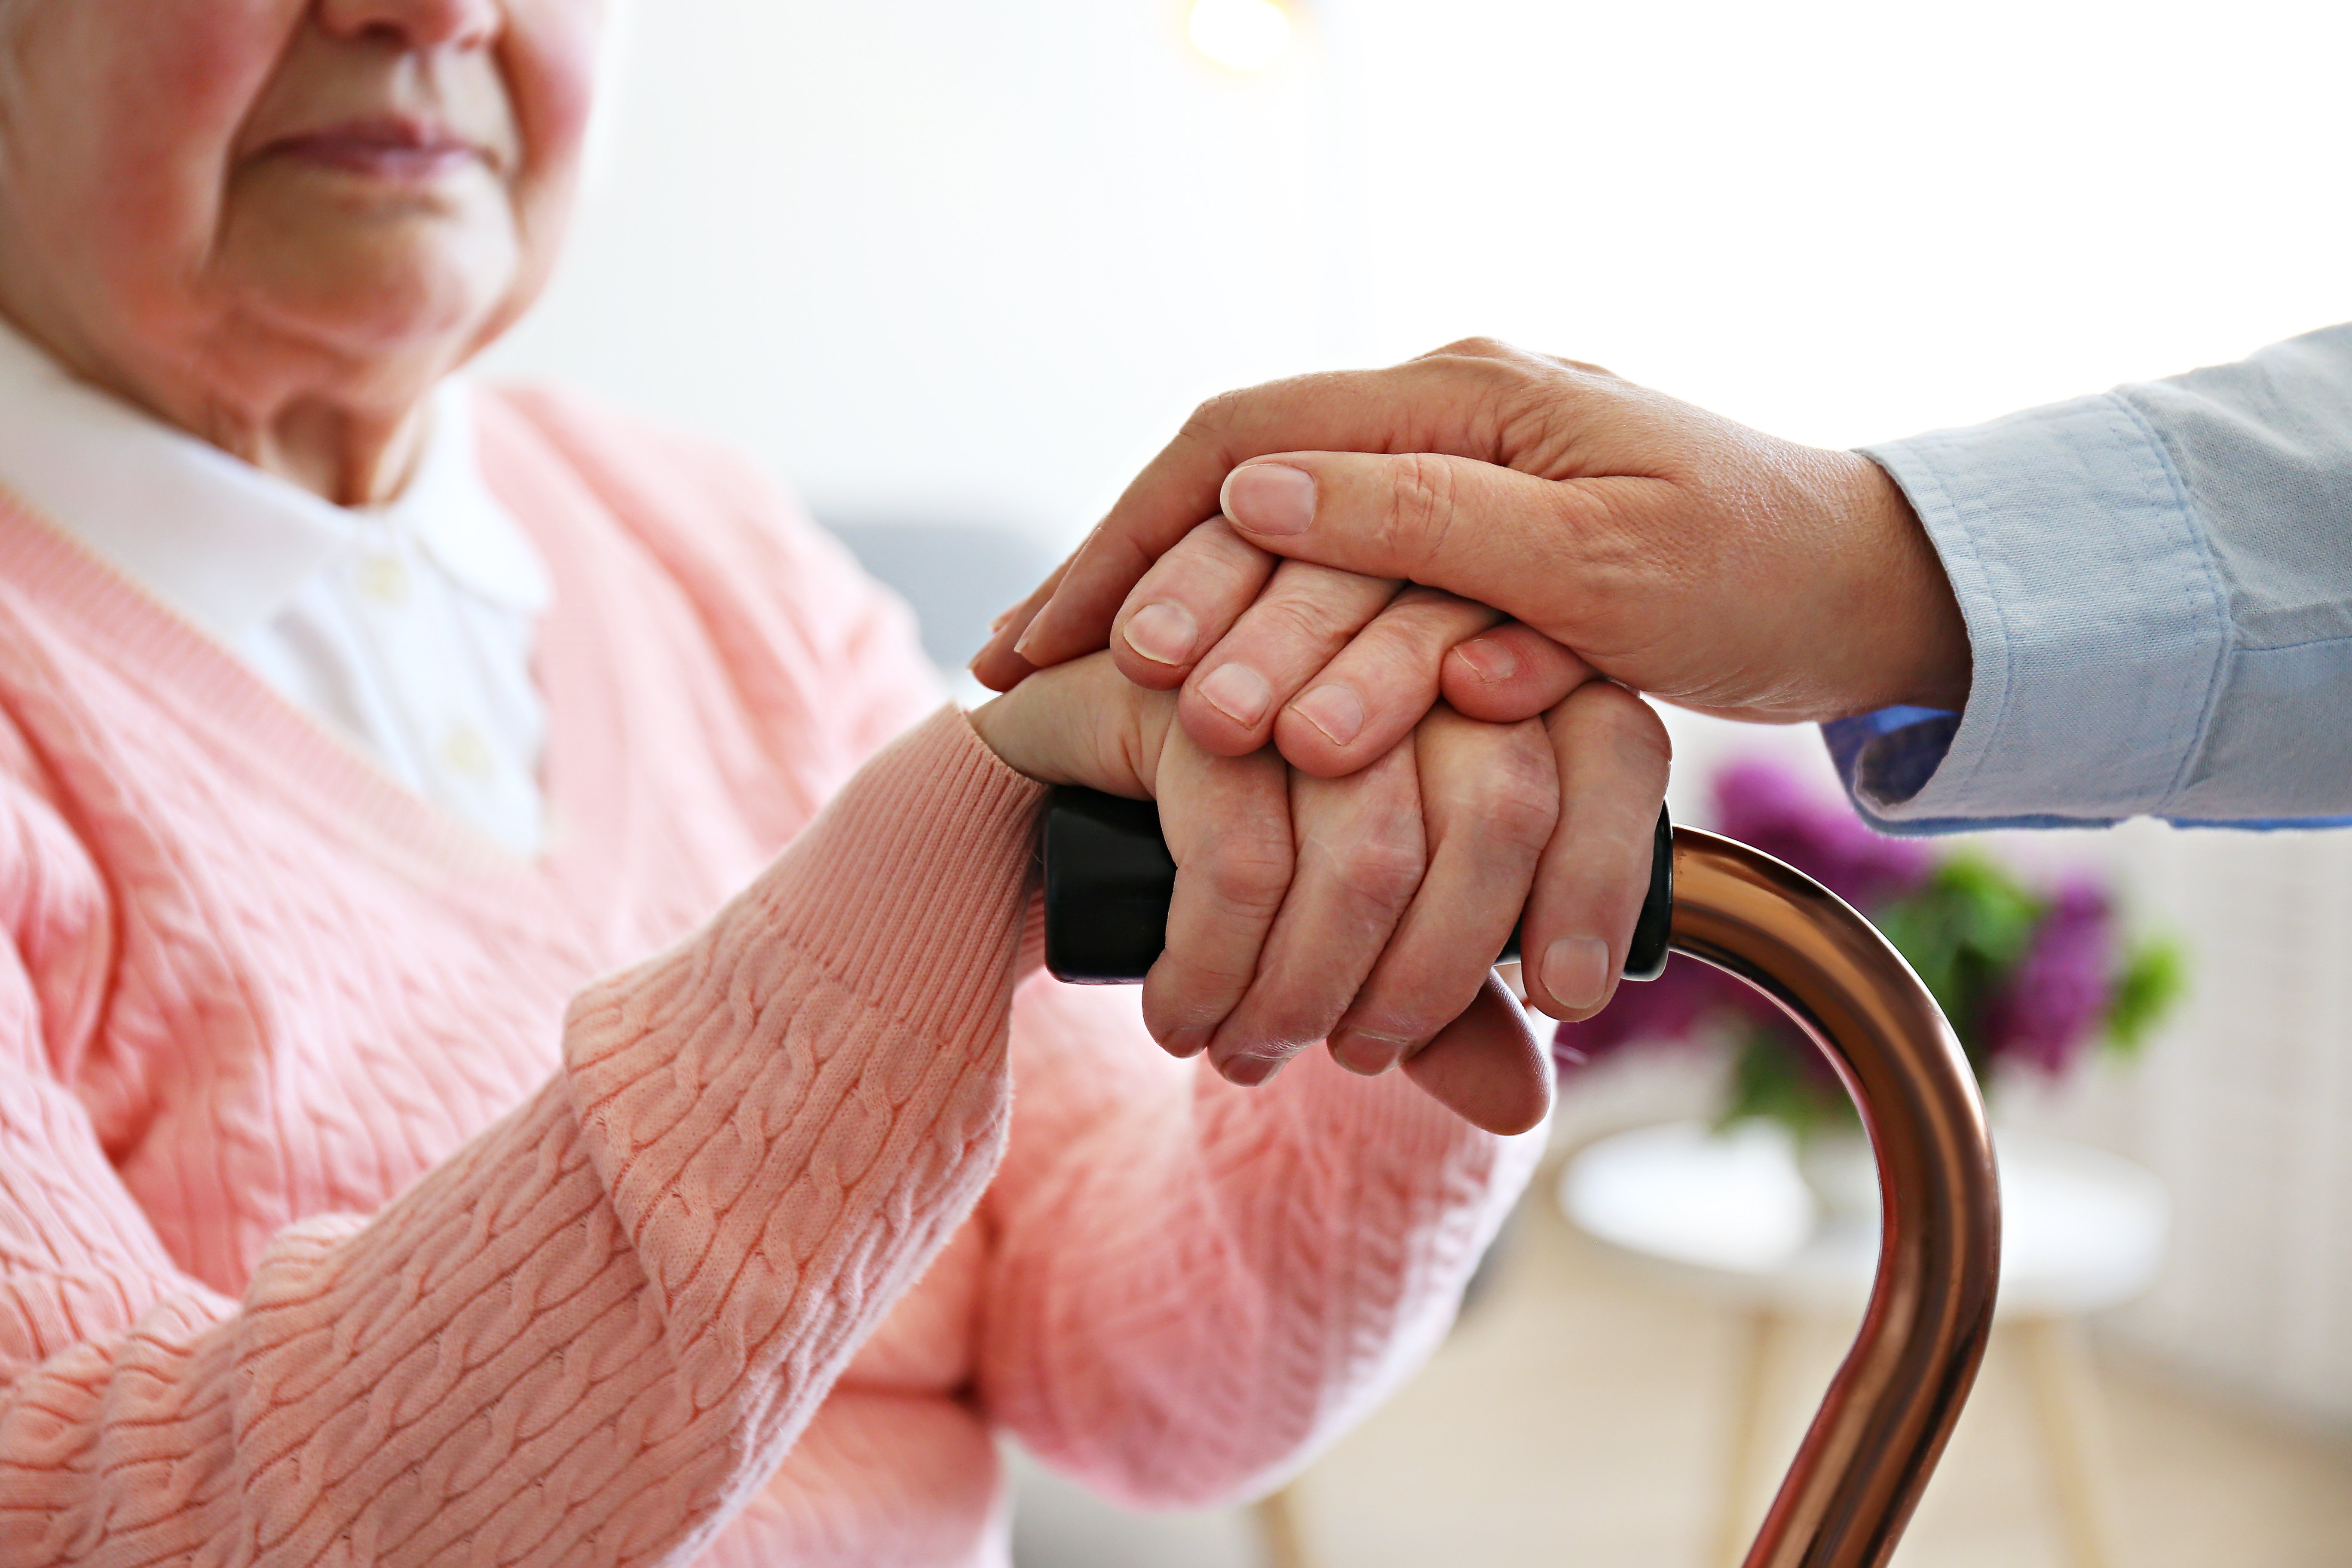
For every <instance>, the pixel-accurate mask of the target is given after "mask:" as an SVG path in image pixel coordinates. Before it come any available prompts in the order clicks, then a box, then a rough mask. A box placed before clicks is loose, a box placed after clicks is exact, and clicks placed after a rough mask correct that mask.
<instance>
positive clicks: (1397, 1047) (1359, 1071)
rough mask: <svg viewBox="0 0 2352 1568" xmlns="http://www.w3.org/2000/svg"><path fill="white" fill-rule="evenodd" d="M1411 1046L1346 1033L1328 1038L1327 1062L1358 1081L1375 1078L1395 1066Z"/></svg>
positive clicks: (1406, 1042) (1371, 1036)
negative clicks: (1351, 1074) (1328, 1053)
mask: <svg viewBox="0 0 2352 1568" xmlns="http://www.w3.org/2000/svg"><path fill="white" fill-rule="evenodd" d="M1411 1044H1412V1042H1411V1041H1409V1040H1384V1039H1382V1038H1381V1037H1379V1036H1378V1035H1364V1034H1358V1033H1356V1032H1355V1031H1353V1030H1347V1031H1343V1032H1342V1033H1339V1034H1337V1035H1334V1036H1332V1037H1331V1059H1332V1060H1333V1061H1335V1062H1338V1063H1339V1065H1340V1066H1341V1067H1343V1068H1347V1069H1348V1070H1349V1072H1351V1073H1354V1074H1356V1075H1357V1076H1358V1077H1359V1078H1378V1077H1380V1076H1381V1074H1382V1073H1384V1072H1386V1071H1388V1070H1389V1068H1392V1067H1394V1066H1396V1063H1397V1058H1399V1057H1401V1056H1402V1055H1403V1054H1404V1052H1405V1049H1406V1047H1408V1046H1410V1045H1411Z"/></svg>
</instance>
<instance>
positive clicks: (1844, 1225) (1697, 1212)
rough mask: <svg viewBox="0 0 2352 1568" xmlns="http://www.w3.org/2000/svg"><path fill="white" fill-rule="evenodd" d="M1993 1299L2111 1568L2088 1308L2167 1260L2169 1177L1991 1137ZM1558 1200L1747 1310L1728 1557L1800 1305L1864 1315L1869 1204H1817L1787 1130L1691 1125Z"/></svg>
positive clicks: (2036, 1142) (1625, 1153)
mask: <svg viewBox="0 0 2352 1568" xmlns="http://www.w3.org/2000/svg"><path fill="white" fill-rule="evenodd" d="M1996 1146H1997V1150H1998V1154H1999V1158H2000V1184H2001V1268H2000V1302H1999V1306H1998V1307H1997V1309H1996V1310H1995V1315H1994V1316H1995V1323H1996V1325H1997V1326H1998V1327H1999V1329H2000V1331H2001V1334H2002V1335H2003V1337H2005V1338H2007V1339H2009V1340H2010V1341H2011V1342H2014V1343H2016V1344H2017V1345H2018V1346H2019V1348H2020V1349H2021V1351H2022V1352H2024V1354H2025V1355H2026V1357H2027V1359H2028V1368H2029V1372H2030V1375H2031V1382H2032V1389H2033V1394H2034V1402H2035V1405H2036V1409H2037V1413H2038V1416H2039V1419H2040V1421H2041V1423H2042V1437H2043V1441H2044V1443H2045V1445H2046V1446H2047V1447H2048V1450H2049V1458H2050V1464H2051V1471H2052V1476H2053V1483H2054V1485H2053V1489H2054V1491H2055V1494H2056V1499H2057V1502H2058V1510H2059V1515H2060V1520H2059V1522H2060V1524H2061V1526H2062V1528H2063V1531H2064V1533H2065V1538H2066V1544H2067V1549H2068V1552H2069V1555H2070V1557H2071V1559H2072V1560H2073V1562H2074V1563H2075V1564H2076V1565H2077V1568H2113V1564H2114V1563H2115V1562H2116V1550H2115V1544H2114V1530H2113V1525H2112V1504H2111V1502H2110V1498H2111V1495H2112V1492H2111V1487H2110V1485H2109V1482H2108V1479H2107V1477H2108V1472H2109V1469H2110V1467H2111V1460H2110V1458H2109V1456H2108V1451H2107V1444H2106V1436H2105V1427H2104V1425H2103V1419H2102V1415H2101V1412H2100V1407H2099V1401H2098V1393H2097V1384H2096V1382H2095V1378H2094V1376H2093V1373H2092V1367H2091V1362H2090V1356H2089V1352H2088V1348H2087V1346H2086V1344H2085V1342H2084V1338H2083V1331H2082V1320H2083V1318H2084V1315H2086V1314H2088V1313H2091V1312H2095V1311H2098V1310H2101V1309H2103V1308H2107V1307H2113V1306H2116V1305H2119V1304H2120V1303H2122V1302H2124V1301H2127V1300H2131V1299H2132V1298H2133V1297H2134V1296H2137V1295H2138V1294H2139V1293H2140V1292H2141V1291H2143V1290H2145V1289H2147V1287H2148V1285H2149V1284H2150V1283H2151V1282H2152V1281H2153V1280H2154V1279H2155V1278H2156V1273H2157V1270H2158V1268H2159V1267H2160V1266H2161V1265H2162V1263H2163V1260H2164V1247H2165V1237H2166V1233H2167V1230H2168V1226H2169V1222H2170V1205H2169V1203H2168V1200H2167V1198H2166V1195H2165V1192H2164V1186H2163V1184H2162V1183H2160V1182H2159V1181H2158V1180H2157V1178H2156V1177H2155V1176H2154V1175H2153V1174H2152V1173H2149V1172H2147V1171H2145V1170H2143V1169H2141V1168H2140V1167H2139V1166H2137V1165H2135V1164H2133V1163H2131V1162H2129V1161H2127V1160H2122V1159H2118V1158H2116V1156H2115V1155H2112V1154H2108V1153H2105V1152H2101V1151H2099V1150H2095V1149H2087V1148H2084V1147H2082V1146H2081V1145H2079V1144H2074V1143H2066V1142H2060V1141H2058V1140H2055V1139H2049V1138H2038V1137H2032V1136H2029V1135H2024V1134H2010V1133H2003V1134H2000V1135H1999V1136H1998V1138H1997V1139H1996ZM1559 1203H1560V1207H1561V1209H1562V1210H1563V1211H1565V1213H1566V1214H1567V1215H1568V1217H1569V1219H1570V1221H1571V1222H1572V1223H1573V1224H1574V1225H1576V1226H1577V1227H1578V1228H1579V1229H1580V1230H1582V1231H1583V1232H1585V1233H1586V1234H1587V1235H1588V1236H1591V1237H1593V1238H1595V1239H1596V1240H1598V1241H1600V1242H1601V1243H1603V1244H1604V1245H1605V1246H1607V1247H1609V1248H1610V1249H1611V1250H1612V1251H1613V1252H1615V1253H1617V1254H1619V1255H1620V1256H1622V1257H1623V1258H1626V1259H1628V1260H1630V1261H1632V1262H1633V1263H1635V1264H1637V1265H1639V1266H1640V1267H1641V1268H1643V1269H1645V1270H1647V1271H1650V1272H1653V1273H1655V1274H1658V1275H1660V1276H1663V1277H1664V1278H1667V1279H1673V1280H1675V1281H1677V1282H1679V1283H1681V1284H1682V1285H1684V1286H1685V1287H1687V1288H1692V1289H1699V1290H1702V1291H1705V1292H1706V1293H1709V1294H1712V1295H1715V1296H1717V1297H1720V1298H1722V1299H1723V1300H1727V1302H1729V1303H1731V1304H1732V1305H1733V1306H1735V1307H1736V1308H1737V1309H1738V1310H1739V1311H1740V1312H1741V1313H1742V1314H1743V1316H1744V1318H1745V1321H1746V1333H1745V1335H1744V1336H1743V1344H1742V1352H1741V1361H1740V1365H1739V1370H1738V1384H1739V1386H1738V1394H1737V1396H1736V1405H1735V1409H1736V1414H1735V1416H1734V1424H1733V1430H1732V1444H1731V1464H1730V1467H1729V1474H1728V1476H1727V1482H1726V1488H1725V1492H1724V1498H1723V1503H1722V1513H1721V1517H1720V1523H1719V1537H1718V1539H1719V1542H1720V1546H1719V1552H1720V1560H1721V1561H1722V1562H1723V1563H1726V1564H1727V1565H1728V1568H1738V1563H1739V1562H1740V1561H1741V1559H1742V1557H1743V1555H1744V1554H1745V1552H1746V1551H1747V1547H1748V1523H1749V1521H1750V1518H1751V1515H1752V1514H1753V1513H1755V1512H1757V1511H1759V1510H1760V1506H1761V1503H1762V1501H1763V1500H1764V1499H1763V1496H1762V1494H1763V1492H1764V1489H1765V1488H1766V1487H1768V1486H1769V1484H1770V1481H1771V1479H1772V1478H1771V1477H1769V1476H1766V1475H1763V1474H1761V1473H1759V1472H1760V1470H1761V1468H1762V1464H1763V1460H1764V1457H1765V1456H1764V1443H1763V1439H1764V1429H1765V1426H1766V1425H1767V1422H1766V1417H1767V1415H1768V1414H1769V1412H1768V1411H1767V1410H1766V1408H1765V1403H1766V1394H1767V1393H1768V1391H1769V1387H1770V1382H1771V1371H1772V1367H1773V1363H1775V1362H1777V1361H1778V1360H1779V1359H1780V1354H1781V1352H1782V1351H1783V1349H1784V1347H1785V1344H1786V1342H1787V1340H1788V1338H1789V1334H1790V1328H1791V1326H1792V1324H1793V1323H1794V1321H1796V1320H1797V1319H1798V1318H1800V1317H1805V1316H1813V1315H1819V1314H1822V1313H1824V1312H1845V1313H1852V1312H1854V1311H1857V1310H1859V1309H1860V1308H1861V1306H1862V1303H1863V1302H1864V1300H1866V1299H1867V1298H1868V1296H1869V1293H1870V1283H1871V1278H1872V1276H1873V1274H1874V1272H1875V1270H1876V1268H1877V1262H1878V1226H1877V1220H1876V1216H1875V1215H1848V1216H1838V1215H1829V1216H1824V1215H1822V1213H1821V1210H1820V1205H1817V1204H1816V1202H1815V1200H1814V1198H1813V1195H1812V1194H1811V1191H1810V1190H1809V1189H1808V1187H1807V1186H1806V1184H1805V1183H1804V1181H1803V1180H1802V1179H1801V1177H1800V1176H1799V1174H1798V1172H1797V1164H1796V1160H1795V1156H1794V1151H1793V1147H1792V1144H1791V1142H1790V1137H1789V1135H1788V1134H1787V1133H1786V1132H1785V1131H1782V1130H1781V1129H1780V1128H1778V1127H1774V1126H1769V1125H1764V1124H1759V1123H1748V1124H1745V1125H1743V1126H1741V1127H1739V1128H1738V1129H1736V1130H1734V1131H1731V1132H1730V1133H1728V1134H1727V1135H1724V1136H1720V1137H1718V1136H1717V1135H1716V1134H1715V1133H1714V1132H1712V1131H1710V1130H1709V1129H1708V1127H1707V1126H1706V1124H1705V1123H1703V1122H1697V1121H1679V1122H1672V1123H1668V1124H1667V1125H1665V1126H1662V1127H1646V1128H1643V1129H1641V1130H1640V1131H1633V1132H1622V1133H1619V1134H1617V1135H1616V1136H1614V1137H1611V1138H1604V1139H1601V1141H1600V1142H1596V1143H1593V1144H1591V1146H1589V1147H1588V1148H1586V1149H1585V1150H1583V1151H1582V1152H1580V1153H1579V1154H1578V1155H1577V1156H1576V1157H1575V1158H1574V1159H1572V1160H1570V1162H1569V1163H1568V1166H1567V1169H1566V1170H1564V1171H1563V1172H1562V1173H1561V1175H1560V1184H1559Z"/></svg>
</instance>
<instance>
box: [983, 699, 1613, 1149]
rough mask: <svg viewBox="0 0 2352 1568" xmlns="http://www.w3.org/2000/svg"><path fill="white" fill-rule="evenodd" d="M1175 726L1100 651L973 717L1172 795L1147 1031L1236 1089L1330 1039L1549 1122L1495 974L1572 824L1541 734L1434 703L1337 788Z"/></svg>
mask: <svg viewBox="0 0 2352 1568" xmlns="http://www.w3.org/2000/svg"><path fill="white" fill-rule="evenodd" d="M1174 718H1175V716H1174V702H1173V700H1172V699H1171V698H1170V697H1169V696H1167V695H1166V694H1164V693H1157V692H1149V691H1145V690H1142V689H1139V688H1137V687H1136V686H1134V685H1133V684H1132V683H1131V682H1129V681H1128V680H1127V679H1124V678H1123V677H1121V676H1120V675H1119V673H1118V670H1117V669H1116V668H1113V667H1112V665H1111V663H1110V661H1109V659H1108V658H1104V657H1100V656H1097V657H1096V658H1086V659H1080V660H1077V661H1076V662H1073V663H1069V664H1066V665H1063V666H1061V667H1059V668H1055V669H1052V670H1049V671H1046V672H1045V673H1044V674H1043V675H1040V676H1039V677H1037V678H1036V679H1032V680H1028V681H1024V683H1023V684H1022V685H1021V686H1020V687H1019V688H1017V689H1015V690H1014V691H1013V692H1012V693H1010V694H1008V695H1006V696H1004V697H1000V698H998V699H997V700H994V701H992V702H990V703H988V704H987V705H986V706H984V707H982V708H981V709H980V710H977V711H976V712H974V713H973V714H972V716H971V719H972V724H973V728H974V729H975V730H976V731H978V732H979V734H980V737H981V739H982V741H983V742H986V743H987V744H988V745H989V746H990V747H991V749H992V750H993V751H995V752H996V753H997V754H998V755H999V756H1000V757H1002V758H1003V759H1004V761H1005V762H1006V763H1009V764H1010V765H1011V766H1013V768H1015V769H1016V770H1018V771H1020V772H1022V773H1026V774H1028V775H1029V776H1030V777H1032V778H1035V779H1039V780H1041V781H1043V782H1045V783H1048V784H1085V785H1087V786H1088V787H1091V788H1094V789H1099V790H1107V791H1109V792H1110V793H1112V794H1116V795H1127V796H1129V797H1150V798H1152V799H1155V800H1156V801H1158V803H1159V805H1160V826H1161V828H1162V830H1163V831H1164V832H1165V833H1166V835H1167V837H1168V843H1169V847H1170V850H1171V852H1172V853H1173V855H1174V857H1175V859H1176V864H1177V878H1176V891H1175V900H1174V902H1173V904H1172V905H1171V909H1170V911H1169V921H1168V947H1167V951H1166V952H1164V953H1163V954H1162V955H1161V957H1160V962H1159V963H1157V964H1156V965H1154V966H1153V968H1152V971H1151V973H1150V978H1149V979H1148V980H1147V981H1146V982H1145V985H1144V997H1143V1000H1144V1017H1145V1021H1146V1023H1147V1024H1148V1026H1150V1030H1151V1033H1152V1036H1153V1037H1154V1038H1156V1039H1158V1040H1159V1041H1160V1043H1161V1044H1162V1045H1163V1046H1164V1047H1167V1048H1168V1049H1169V1050H1170V1051H1171V1052H1173V1053H1174V1054H1176V1055H1179V1056H1192V1055H1195V1054H1198V1053H1200V1052H1202V1051H1206V1052H1207V1053H1208V1055H1209V1058H1210V1059H1211V1061H1212V1062H1213V1064H1214V1065H1215V1066H1216V1067H1217V1068H1218V1070H1220V1071H1221V1072H1223V1074H1224V1076H1225V1077H1226V1078H1227V1079H1231V1080H1232V1081H1234V1082H1235V1083H1240V1084H1256V1083H1261V1082H1264V1081H1265V1079H1268V1078H1271V1077H1272V1076H1273V1075H1274V1073H1275V1072H1276V1070H1277V1069H1278V1068H1280V1067H1281V1066H1282V1064H1283V1063H1284V1062H1286V1060H1288V1059H1289V1058H1290V1057H1291V1056H1293V1055H1295V1054H1296V1053H1297V1051H1298V1050H1299V1049H1301V1048H1302V1047H1306V1046H1308V1045H1310V1044H1312V1043H1313V1042H1315V1041H1317V1040H1321V1039H1327V1038H1328V1040H1329V1042H1330V1049H1331V1053H1332V1055H1333V1057H1334V1058H1337V1059H1338V1060H1339V1062H1340V1063H1341V1064H1342V1065H1343V1066H1346V1067H1349V1068H1352V1069H1354V1070H1356V1071H1358V1072H1363V1073H1378V1072H1382V1071H1386V1070H1387V1069H1388V1068H1391V1067H1393V1066H1396V1065H1397V1064H1398V1063H1399V1062H1400V1061H1402V1063H1403V1065H1404V1067H1405V1069H1406V1071H1407V1072H1408V1074H1410V1075H1411V1076H1412V1078H1413V1079H1415V1081H1416V1082H1418V1083H1419V1084H1420V1085H1421V1086H1422V1087H1423V1089H1427V1090H1428V1091H1429V1092H1430V1093H1431V1094H1433V1096H1435V1097H1436V1098H1437V1099H1438V1100H1441V1101H1443V1102H1444V1103H1445V1104H1446V1105H1448V1106H1450V1107H1451V1108H1453V1109H1454V1110H1456V1111H1457V1112H1459V1113H1460V1114H1462V1115H1463V1116H1465V1117H1466V1118H1467V1119H1468V1120H1470V1121H1474V1122H1476V1123H1477V1124H1478V1125H1480V1126H1482V1127H1486V1128H1487V1129H1489V1130H1490V1131H1503V1132H1514V1131H1523V1130H1525V1129H1526V1128H1528V1127H1531V1126H1533V1125H1534V1124H1535V1123H1536V1122H1537V1121H1540V1120H1541V1119H1542V1116H1543V1113H1544V1110H1545V1109H1546V1108H1547V1107H1548V1106H1549V1103H1550V1083H1549V1068H1548V1067H1547V1065H1546V1063H1545V1061H1544V1058H1543V1057H1542V1055H1541V1053H1539V1052H1538V1049H1537V1048H1536V1046H1535V1043H1534V1041H1533V1040H1532V1039H1531V1038H1530V1037H1528V1032H1527V1029H1526V1027H1525V1026H1524V1025H1523V1024H1522V1023H1521V1022H1520V1020H1519V1017H1518V1015H1517V1011H1516V1009H1515V1008H1513V1007H1512V1006H1511V1005H1510V1004H1509V1001H1508V998H1507V996H1506V995H1505V994H1502V993H1501V991H1500V990H1499V988H1498V987H1497V985H1496V984H1495V982H1494V981H1493V980H1492V979H1491V977H1490V975H1489V966H1490V964H1491V963H1492V960H1493V957H1494V955H1495V953H1496V952H1498V951H1499V950H1500V949H1501V947H1502V944H1503V941H1504V938H1505V937H1506V936H1507V935H1508V933H1509V931H1510V929H1511V925H1512V922H1513V921H1514V920H1516V919H1517V916H1518V913H1519V910H1520V908H1521V906H1522V905H1523V904H1524V903H1525V902H1526V900H1527V898H1528V889H1529V888H1530V887H1531V886H1532V885H1533V882H1534V879H1535V873H1536V868H1537V863H1538V858H1539V857H1541V856H1542V855H1543V853H1544V852H1545V849H1546V847H1547V845H1548V844H1549V841H1550V839H1551V837H1553V831H1554V828H1555V826H1556V825H1557V820H1558V816H1559V802H1560V796H1561V790H1560V784H1559V770H1558V767H1557V765H1556V764H1555V762H1554V748H1553V746H1552V744H1551V743H1550V742H1549V738H1548V734H1547V731H1546V730H1545V728H1544V726H1542V725H1540V724H1536V723H1521V724H1516V725H1496V724H1485V723H1479V722H1476V721H1471V720H1467V719H1464V718H1461V717H1459V716H1458V715H1455V714H1454V713H1452V712H1450V711H1447V710H1444V709H1440V710H1436V711H1434V712H1433V713H1431V714H1429V715H1428V716H1427V717H1426V718H1425V719H1423V721H1422V722H1421V723H1420V724H1419V725H1418V726H1417V727H1416V728H1415V730H1414V731H1413V734H1412V743H1411V744H1409V745H1404V746H1400V747H1399V748H1397V749H1396V750H1395V751H1394V752H1391V754H1390V755H1389V756H1387V757H1384V758H1382V759H1381V760H1380V762H1379V763H1376V764H1375V765H1373V766H1371V767H1370V768H1368V769H1365V770H1364V771H1362V772H1360V773H1357V774H1355V775H1354V776H1352V777H1349V778H1346V779H1341V780H1323V779H1317V778H1311V777H1307V776H1304V775H1300V774H1296V773H1293V772H1292V771H1291V770H1290V769H1288V768H1286V767H1285V766H1284V765H1283V764H1282V762H1281V760H1280V758H1279V757H1277V756H1276V755H1275V754H1274V753H1273V752H1270V751H1261V752H1255V753H1253V754H1250V755H1245V756H1240V757H1222V756H1218V755H1216V754H1214V753H1213V752H1207V751H1204V750H1203V749H1202V748H1201V747H1200V746H1198V745H1197V744H1195V743H1194V742H1192V740H1191V739H1190V737H1188V736H1187V735H1186V734H1185V732H1184V731H1183V729H1182V727H1181V726H1180V725H1178V724H1177V723H1176V722H1175V721H1174ZM1628 923H1629V925H1630V916H1629V918H1628Z"/></svg>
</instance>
